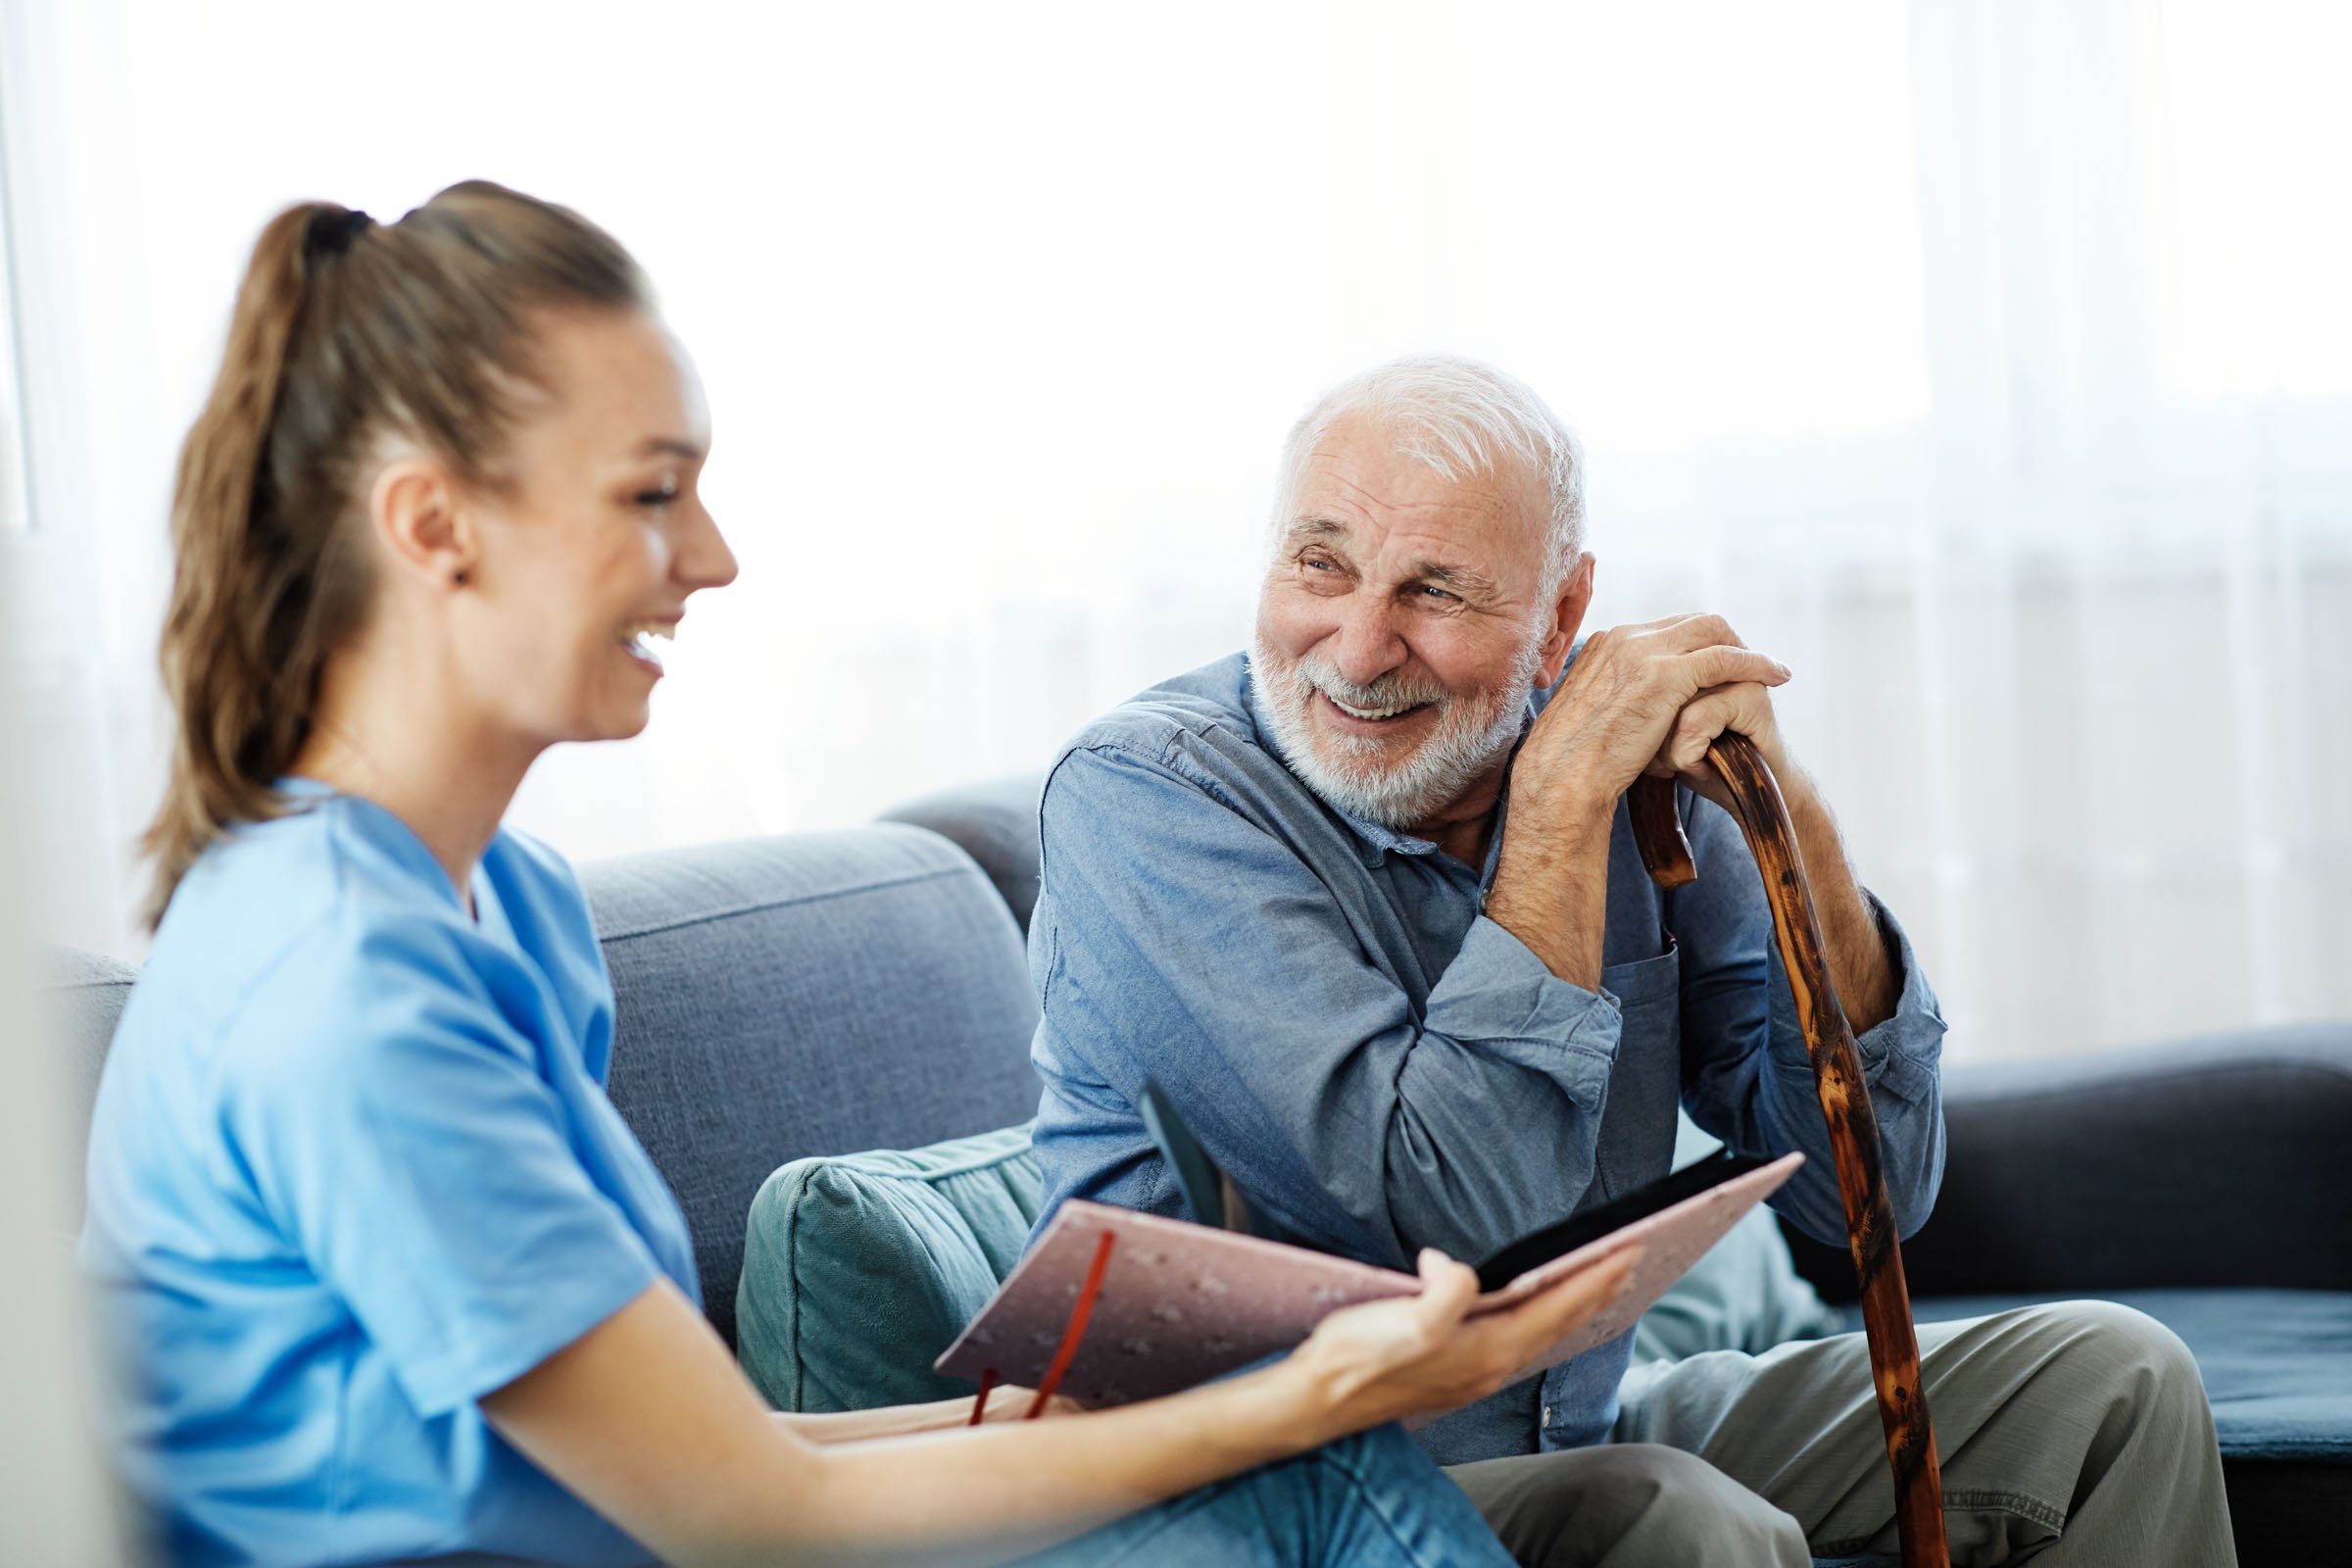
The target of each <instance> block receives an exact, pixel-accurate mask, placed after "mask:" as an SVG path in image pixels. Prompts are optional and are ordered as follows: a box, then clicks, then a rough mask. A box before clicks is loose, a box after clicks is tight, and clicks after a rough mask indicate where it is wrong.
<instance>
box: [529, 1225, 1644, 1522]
mask: <svg viewBox="0 0 2352 1568" xmlns="http://www.w3.org/2000/svg"><path fill="white" fill-rule="evenodd" d="M1422 1277H1423V1279H1424V1280H1425V1281H1426V1282H1427V1283H1426V1287H1425V1289H1424V1290H1423V1292H1422V1293H1421V1295H1419V1296H1417V1297H1413V1298H1409V1299H1400V1300H1393V1301H1378V1302H1372V1303H1369V1304H1367V1305H1363V1306H1357V1307H1351V1308H1348V1309H1347V1310H1345V1311H1341V1312H1336V1313H1334V1314H1332V1316H1331V1317H1329V1318H1327V1319H1325V1320H1324V1322H1323V1324H1322V1325H1321V1326H1320V1327H1318V1328H1317V1330H1316V1331H1315V1333H1314V1335H1313V1337H1312V1338H1310V1339H1309V1340H1308V1341H1307V1342H1306V1343H1305V1344H1304V1345H1302V1346H1301V1347H1299V1349H1298V1350H1297V1351H1296V1352H1294V1353H1293V1354H1292V1355H1290V1356H1288V1357H1286V1358H1285V1359H1283V1360H1281V1361H1279V1362H1276V1363H1275V1364H1273V1365H1272V1366H1269V1367H1265V1368H1263V1369H1261V1370H1259V1371H1256V1372H1251V1373H1249V1374H1246V1375H1244V1376H1241V1377H1236V1378H1229V1379H1226V1380H1224V1381H1222V1382H1217V1383H1211V1384H1207V1385H1204V1386H1203V1387H1201V1388H1198V1389H1194V1390H1191V1391H1189V1392H1187V1393H1184V1394H1179V1395H1175V1396H1173V1397H1168V1398H1164V1399H1153V1400H1149V1401H1147V1402H1144V1403H1141V1404H1131V1405H1126V1406H1123V1407H1121V1408H1118V1409H1114V1410H1103V1411H1097V1412H1092V1413H1085V1414H1078V1415H1072V1416H1067V1417H1065V1418H1063V1419H1060V1420H1054V1421H1038V1422H1009V1423H991V1424H989V1425H986V1426H983V1427H981V1428H979V1429H977V1430H973V1431H945V1432H934V1433H930V1434H928V1435H924V1436H915V1437H900V1438H891V1439H885V1440H882V1441H878V1442H871V1443H847V1444H844V1445H842V1446H829V1447H818V1446H814V1445H812V1444H811V1443H809V1441H807V1440H806V1439H805V1438H804V1437H802V1436H801V1435H800V1434H799V1433H797V1432H795V1431H794V1430H793V1429H792V1428H791V1427H789V1426H787V1425H786V1424H785V1423H783V1422H781V1421H779V1420H777V1419H776V1418H775V1416H774V1415H773V1413H772V1412H770V1411H769V1410H768V1409H767V1408H766V1406H765V1405H764V1404H763V1403H762V1402H761V1400H760V1396H759V1394H758V1393H757V1392H756V1391H755V1390H754V1389H753V1388H752V1386H751V1384H750V1383H749V1382H748V1381H747V1380H746V1379H745V1378H744V1376H743V1374H742V1373H741V1372H740V1371H739V1370H738V1369H737V1368H736V1366H735V1364H734V1362H733V1361H732V1360H731V1359H730V1358H729V1357H728V1355H727V1353H726V1349H725V1347H723V1346H722V1345H720V1343H719V1342H718V1339H717V1337H716V1336H715V1335H713V1334H712V1333H711V1329H710V1326H709V1325H708V1324H707V1323H705V1322H704V1321H703V1318H702V1314H700V1313H699V1312H697V1311H696V1310H695V1309H694V1307H693V1305H692V1303H690V1302H689V1301H688V1300H687V1299H685V1298H684V1297H683V1296H681V1295H680V1294H678V1292H677V1290H676V1289H675V1288H674V1287H672V1286H671V1285H669V1284H668V1283H667V1282H666V1281H663V1282H659V1283H657V1284H655V1285H654V1286H652V1287H650V1288H649V1289H648V1290H647V1291H646V1292H645V1293H644V1294H643V1295H641V1296H639V1297H638V1298H637V1299H635V1300H633V1301H631V1302H630V1303H629V1304H628V1305H627V1306H625V1307H623V1308H621V1309H620V1310H619V1311H618V1312H616V1313H614V1314H613V1316H612V1317H610V1318H608V1319H606V1320H605V1322H603V1323H602V1324H600V1325H599V1326H597V1327H596V1328H594V1329H592V1330H590V1331H589V1332H588V1333H587V1334H586V1335H585V1336H583V1337H582V1338H581V1339H579V1340H578V1341H576V1342H575V1343H573V1344H572V1345H570V1346H568V1347H566V1348H564V1349H563V1350H560V1351H558V1352H557V1353H556V1354H554V1355H552V1356H550V1357H549V1358H548V1359H547V1360H545V1361H543V1362H541V1363H540V1364H539V1365H538V1366H537V1367H535V1368H533V1369H532V1370H531V1371H529V1372H527V1373H525V1374H524V1375H523V1376H522V1377H520V1378H517V1379H516V1380H515V1382H513V1383H511V1384H509V1385H507V1386H506V1387H505V1388H503V1389H500V1390H499V1391H497V1392H496V1393H494V1394H492V1395H490V1396H489V1397H487V1398H485V1399H483V1400H482V1410H483V1413H484V1414H485V1415H487V1416H488V1418H489V1419H490V1421H491V1423H492V1425H494V1426H496V1427H497V1428H498V1430H499V1432H500V1433H501V1434H503V1435H504V1436H505V1437H506V1438H507V1439H508V1441H510V1442H511V1443H513V1444H514V1445H515V1446H516V1447H517V1448H519V1449H520V1450H521V1451H522V1452H523V1453H524V1454H526V1455H528V1456H529V1457H530V1458H531V1460H532V1461H533V1462H534V1463H536V1464H538V1465H539V1466H540V1467H541V1468H542V1469H544V1470H546V1471H547V1472H548V1473H549V1474H550V1475H552V1476H554V1477H555V1478H556V1479H557V1480H558V1481H560V1482H562V1483H563V1484H564V1486H566V1487H568V1488H569V1489H570V1490H571V1491H572V1492H574V1493H575V1494H577V1495H579V1496H580V1497H582V1498H583V1499H585V1500H586V1501H587V1502H589V1503H590V1504H591V1505H592V1506H594V1507H595V1508H596V1509H597V1510H598V1511H600V1512H602V1513H603V1514H605V1515H606V1516H607V1517H608V1518H610V1519H612V1520H613V1522H614V1523H615V1524H617V1525H619V1526H620V1527H621V1528H622V1529H623V1530H626V1531H628V1532H629V1533H630V1534H631V1535H632V1536H634V1537H635V1538H636V1539H637V1540H639V1541H640V1542H642V1543H644V1544H646V1545H647V1546H648V1547H650V1548H652V1549H653V1550H654V1551H656V1552H657V1553H659V1554H660V1555H661V1556H662V1558H663V1559H665V1560H667V1561H669V1562H672V1563H674V1564H677V1565H678V1568H705V1565H711V1568H717V1565H732V1564H738V1563H741V1564H751V1563H760V1564H763V1565H771V1564H777V1563H791V1562H800V1561H818V1560H821V1561H828V1562H839V1561H841V1560H842V1559H843V1558H844V1557H845V1556H849V1555H853V1554H854V1555H856V1556H857V1557H858V1558H859V1559H861V1560H873V1561H890V1560H894V1559H897V1560H907V1559H920V1560H922V1561H925V1562H937V1561H939V1560H941V1550H942V1548H943V1547H945V1546H948V1545H951V1544H954V1545H959V1546H964V1547H967V1548H969V1549H968V1555H963V1554H959V1556H958V1560H960V1561H970V1562H975V1563H979V1562H1001V1561H1004V1560H1005V1559H1007V1558H1010V1557H1014V1556H1018V1555H1020V1554H1022V1553H1024V1552H1029V1551H1034V1550H1036V1549H1038V1548H1039V1547H1041V1546H1044V1545H1047V1544H1052V1543H1053V1542H1055V1541H1060V1540H1065V1539H1067V1538H1069V1537H1071V1536H1074V1535H1077V1534H1079V1533H1080V1532H1082V1531H1084V1530H1087V1529H1090V1528H1092V1527H1093V1526H1095V1525H1098V1524H1101V1523H1103V1522H1104V1521H1106V1520H1109V1519H1112V1518H1116V1517H1117V1516H1119V1515H1121V1514H1124V1513H1128V1512H1132V1511H1133V1510H1135V1509H1137V1508H1141V1507H1144V1506H1146V1505H1148V1504H1151V1503H1153V1502H1157V1501H1160V1500H1162V1499H1163V1498H1167V1497H1171V1496H1175V1495H1178V1494H1180V1493H1184V1492H1189V1491H1191V1490H1192V1489H1193V1488H1195V1487H1199V1486H1202V1485H1205V1484H1206V1483H1208V1482H1211V1481H1215V1480H1219V1479H1221V1478H1223V1477H1225V1476H1229V1475H1233V1474H1236V1473H1238V1472H1240V1471H1243V1470H1247V1469H1250V1468H1251V1467H1252V1466H1255V1465H1259V1464H1263V1463H1265V1462H1267V1461H1269V1460H1273V1459H1279V1458H1284V1457H1287V1456H1289V1455H1291V1454H1294V1453H1299V1452H1303V1451H1305V1450H1307V1449H1309V1448H1314V1447H1318V1446H1321V1445H1323V1444H1325V1443H1328V1442H1331V1441H1332V1440H1334V1439H1336V1438H1340V1437H1344V1436H1346V1435H1347V1434H1348V1433H1350V1432H1356V1431H1361V1430H1362V1429H1364V1428H1366V1427H1371V1426H1377V1425H1379V1424H1380V1423H1382V1422H1384V1421H1389V1420H1394V1419H1396V1418H1397V1417H1400V1416H1406V1415H1411V1414H1416V1413H1419V1412H1422V1411H1428V1410H1443V1409H1450V1408H1453V1407H1454V1406H1456V1405H1460V1404H1464V1403H1467V1402H1469V1401H1470V1400H1472V1399H1477V1398H1482V1397H1485V1396H1487V1395H1489V1394H1492V1393H1494V1392H1495V1390H1496V1389H1499V1388H1500V1387H1501V1386H1502V1384H1503V1383H1504V1382H1505V1381H1506V1380H1507V1379H1508V1378H1509V1377H1510V1376H1511V1375H1512V1374H1513V1373H1514V1372H1516V1371H1517V1370H1518V1369H1519V1368H1520V1366H1521V1365H1523V1364H1524V1363H1525V1362H1526V1361H1527V1360H1528V1359H1529V1358H1530V1357H1531V1356H1533V1355H1534V1354H1536V1353H1537V1352H1538V1351H1539V1350H1541V1349H1542V1348H1544V1346H1546V1345H1549V1344H1550V1343H1552V1342H1553V1341H1555V1340H1557V1339H1558V1338H1560V1337H1561V1336H1562V1335H1564V1334H1566V1333H1567V1332H1569V1331H1570V1330H1571V1329H1573V1328H1574V1327H1576V1326H1577V1325H1578V1324H1581V1323H1583V1322H1584V1321H1585V1320H1587V1319H1588V1318H1590V1317H1592V1316H1593V1314H1594V1313H1596V1312H1598V1311H1600V1310H1601V1309H1602V1308H1603V1307H1605V1306H1606V1305H1607V1304H1608V1302H1609V1300H1610V1299H1612V1298H1613V1297H1614V1296H1615V1294H1616V1292H1617V1290H1618V1289H1619V1288H1620V1287H1621V1286H1622V1284H1623V1283H1624V1278H1625V1260H1617V1261H1614V1262H1613V1263H1611V1264H1604V1265H1602V1266H1601V1267H1599V1268H1596V1269H1593V1270H1588V1271H1586V1272H1585V1273H1583V1274H1580V1275H1577V1276H1575V1277H1573V1278H1571V1279H1569V1280H1566V1281H1563V1282H1562V1283H1561V1284H1559V1285H1558V1286H1555V1287H1554V1288H1553V1289H1551V1290H1550V1291H1547V1292H1545V1293H1544V1295H1542V1296H1540V1297H1536V1298H1534V1299H1530V1300H1528V1301H1525V1302H1522V1303H1521V1304H1519V1305H1518V1306H1515V1307H1513V1308H1511V1309H1510V1310H1508V1311H1505V1312H1497V1313H1493V1314H1490V1315H1488V1316H1485V1317H1480V1318H1477V1319H1471V1320H1465V1319H1464V1317H1463V1313H1464V1312H1465V1311H1466V1310H1467V1308H1468V1307H1469V1305H1470V1302H1471V1300H1472V1299H1474V1298H1475V1296H1476V1294H1477V1289H1478V1287H1477V1282H1476V1279H1475V1277H1474V1276H1473V1275H1472V1274H1471V1272H1470V1270H1468V1269H1466V1268H1463V1267H1462V1266H1461V1265H1459V1264H1457V1263H1452V1262H1448V1261H1446V1260H1445V1259H1443V1258H1441V1257H1439V1256H1438V1255H1437V1254H1435V1253H1425V1254H1424V1256H1423V1262H1422ZM915 1408H917V1409H923V1408H926V1407H921V1406H917V1407H915Z"/></svg>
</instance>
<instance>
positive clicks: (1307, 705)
mask: <svg viewBox="0 0 2352 1568" xmlns="http://www.w3.org/2000/svg"><path fill="white" fill-rule="evenodd" d="M1400 445H1402V443H1401V442H1400V441H1399V440H1398V439H1397V432H1396V431H1395V430H1393V429H1391V428H1388V427H1384V426H1383V425H1381V424H1379V423H1377V422H1375V421H1374V420H1372V419H1371V418H1369V417H1363V416H1349V417H1344V418H1342V419H1341V420H1339V421H1338V422H1337V423H1335V424H1333V425H1332V427H1331V428H1330V429H1329V430H1327V431H1325V432H1324V434H1323V436H1322V437H1321V439H1319V440H1318V441H1317V442H1316V443H1315V445H1314V447H1313V449H1312V450H1311V451H1310V452H1309V453H1308V454H1307V456H1306V459H1305V462H1304V463H1303V465H1302V466H1301V468H1300V471H1299V477H1298V482H1297V485H1296V487H1295V490H1294V494H1293V495H1292V497H1291V505H1290V508H1289V512H1288V515H1287V516H1286V517H1285V518H1283V519H1281V521H1280V524H1279V537H1278V539H1277V541H1276V544H1275V551H1274V562H1273V565H1272V568H1271V570H1270V571H1269V572H1268V573H1267V576H1266V584H1265V590H1264V592H1263V593H1262V594H1261V595H1260V597H1259V599H1258V607H1257V628H1256V637H1255V640H1254V643H1253V646H1252V650H1251V659H1252V664H1253V667H1254V669H1255V670H1256V673H1257V676H1258V678H1259V680H1260V681H1261V682H1262V683H1263V686H1264V690H1265V696H1266V706H1267V708H1268V709H1269V711H1271V712H1272V713H1273V715H1274V721H1275V730H1276V739H1277V741H1278V742H1279V743H1280V744H1281V747H1282V750H1283V752H1284V755H1285V757H1286V758H1287V760H1289V761H1290V763H1291V766H1292V767H1293V769H1294V770H1295V771H1297V772H1298V773H1299V776H1300V777H1301V778H1303V779H1305V780H1306V782H1307V784H1308V785H1309V786H1311V787H1312V788H1313V789H1314V790H1315V792H1316V793H1317V794H1319V795H1321V796H1323V798H1324V799H1326V800H1328V801H1330V802H1331V803H1332V804H1333V805H1334V806H1337V807H1339V808H1340V809H1343V810H1346V811H1348V812H1351V813H1353V814H1355V815H1357V816H1362V817H1366V818H1369V819H1371V820H1373V821H1378V822H1381V823H1383V824H1385V825H1387V826H1390V827H1394V828H1413V827H1417V826H1422V825H1425V824H1428V823H1430V822H1432V821H1434V820H1436V819H1439V818H1442V817H1443V816H1444V815H1445V814H1446V810H1447V809H1448V808H1450V807H1453V806H1455V805H1456V804H1457V803H1459V802H1460V801H1461V800H1462V799H1463V798H1464V797H1465V796H1467V795H1469V794H1471V793H1472V792H1473V791H1474V790H1475V789H1477V788H1478V787H1480V786H1482V785H1484V784H1486V783H1488V782H1490V781H1491V779H1492V778H1494V777H1497V776H1499V772H1500V769H1501V766H1502V762H1503V760H1504V758H1505V757H1506V756H1507V754H1508V753H1509V750H1510V748H1511V745H1512V743H1513V742H1514V741H1516V740H1517V739H1518V736H1519V727H1520V718H1521V715H1522V713H1523V712H1524V711H1525V709H1526V704H1527V697H1528V693H1529V692H1530V690H1532V689H1533V687H1534V685H1535V683H1536V680H1537V678H1538V677H1539V676H1542V678H1544V679H1545V680H1549V679H1553V678H1556V677H1557V674H1558V670H1559V661H1560V658H1561V657H1563V656H1564V655H1565V652H1566V648H1567V640H1568V638H1569V637H1571V636H1573V635H1574V629H1575V628H1574V626H1573V624H1570V625H1568V626H1566V627H1565V628H1564V629H1563V627H1562V626H1561V624H1560V616H1559V615H1558V614H1557V613H1555V604H1554V600H1555V598H1556V597H1557V595H1556V591H1555V589H1554V585H1553V583H1552V582H1551V576H1550V572H1549V570H1548V569H1547V568H1548V566H1549V564H1550V562H1551V559H1552V557H1551V529H1550V509H1549V502H1548V498H1547V496H1546V495H1545V493H1544V487H1543V485H1542V483H1541V482H1540V481H1539V480H1538V479H1537V478H1536V476H1535V475H1533V474H1532V473H1529V472H1527V471H1525V469H1524V468H1523V467H1522V466H1519V465H1516V464H1511V463H1507V462H1506V463H1503V464H1501V465H1498V466H1497V467H1496V469H1495V472H1492V473H1484V474H1471V475H1468V476H1467V477H1465V478H1462V479H1460V480H1452V479H1447V478H1446V477H1445V476H1444V475H1442V474H1440V473H1438V472H1437V471H1436V470H1434V469H1433V468H1431V467H1430V466H1427V465H1426V464H1424V463H1423V462H1421V461H1420V460H1419V459H1417V458H1413V457H1408V456H1404V455H1402V454H1401V453H1400V452H1399V451H1398V450H1397V449H1398V447H1399V446H1400ZM1577 609H1578V610H1579V611H1580V612H1581V610H1582V601H1581V598H1580V599H1579V601H1578V605H1577Z"/></svg>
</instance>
